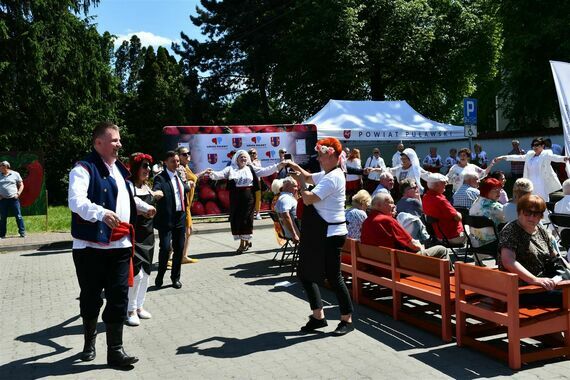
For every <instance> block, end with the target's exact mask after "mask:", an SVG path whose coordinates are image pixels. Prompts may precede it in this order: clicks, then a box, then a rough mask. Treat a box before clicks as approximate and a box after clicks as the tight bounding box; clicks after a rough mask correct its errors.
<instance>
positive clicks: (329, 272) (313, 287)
mask: <svg viewBox="0 0 570 380" xmlns="http://www.w3.org/2000/svg"><path fill="white" fill-rule="evenodd" d="M345 238H346V237H345V236H331V237H328V238H326V239H325V252H326V253H325V255H326V259H325V277H326V279H327V280H328V281H329V284H330V285H331V286H332V288H333V291H334V292H335V294H336V298H337V300H338V306H339V309H340V314H341V315H346V314H351V313H352V311H353V307H352V301H351V299H350V293H349V292H348V289H347V287H346V284H345V283H344V278H343V277H342V273H341V272H340V251H341V248H342V246H343V245H344V241H345ZM301 283H302V284H303V288H304V289H305V292H306V293H307V298H308V299H309V304H310V305H311V310H315V309H321V308H322V307H323V300H322V298H321V292H320V290H319V286H318V285H317V283H315V282H312V281H305V280H303V281H301Z"/></svg>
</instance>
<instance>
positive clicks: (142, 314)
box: [137, 307, 152, 319]
mask: <svg viewBox="0 0 570 380" xmlns="http://www.w3.org/2000/svg"><path fill="white" fill-rule="evenodd" d="M137 315H138V316H139V318H140V319H151V318H152V314H151V313H149V312H148V311H146V310H145V309H143V308H142V307H141V308H140V309H137Z"/></svg>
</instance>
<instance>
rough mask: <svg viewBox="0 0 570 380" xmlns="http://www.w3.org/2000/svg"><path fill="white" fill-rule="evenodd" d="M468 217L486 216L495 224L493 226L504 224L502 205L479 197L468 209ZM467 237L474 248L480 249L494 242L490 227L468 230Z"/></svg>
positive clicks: (493, 233)
mask: <svg viewBox="0 0 570 380" xmlns="http://www.w3.org/2000/svg"><path fill="white" fill-rule="evenodd" d="M469 215H472V216H486V217H487V218H489V219H491V220H492V221H493V223H495V226H498V225H499V224H501V223H504V222H505V214H504V213H503V205H502V204H500V203H499V202H496V201H493V200H491V199H488V198H484V197H479V198H477V200H476V201H475V202H473V205H472V206H471V208H470V209H469ZM469 237H470V239H471V243H472V244H473V246H474V247H481V246H483V245H486V244H489V243H492V242H493V241H495V240H496V238H495V231H493V228H492V227H485V228H470V229H469Z"/></svg>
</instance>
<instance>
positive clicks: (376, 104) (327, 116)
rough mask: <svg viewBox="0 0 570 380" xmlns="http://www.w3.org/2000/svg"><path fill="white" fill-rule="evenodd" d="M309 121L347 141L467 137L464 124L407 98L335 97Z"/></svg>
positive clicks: (326, 133) (321, 132)
mask: <svg viewBox="0 0 570 380" xmlns="http://www.w3.org/2000/svg"><path fill="white" fill-rule="evenodd" d="M305 124H315V125H316V126H317V135H318V137H319V138H323V137H336V138H338V139H339V140H345V141H363V140H364V141H366V140H369V141H378V140H408V141H409V140H413V141H427V140H458V139H464V138H465V137H464V132H463V130H464V128H463V127H461V126H456V125H450V124H444V123H439V122H437V121H432V120H429V119H427V118H426V117H424V116H422V115H421V114H419V113H418V112H417V111H416V110H414V109H413V108H412V107H411V106H410V105H409V104H408V103H407V102H406V101H372V100H354V101H353V100H334V99H331V100H329V102H328V103H327V104H326V105H325V106H324V107H323V108H322V109H321V110H320V111H319V112H317V113H316V114H315V115H314V116H312V117H310V118H309V119H308V120H306V121H305Z"/></svg>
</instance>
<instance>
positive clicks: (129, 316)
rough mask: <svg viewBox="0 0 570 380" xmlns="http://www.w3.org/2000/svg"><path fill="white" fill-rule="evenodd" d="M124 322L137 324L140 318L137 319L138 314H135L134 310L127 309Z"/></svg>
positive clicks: (129, 324)
mask: <svg viewBox="0 0 570 380" xmlns="http://www.w3.org/2000/svg"><path fill="white" fill-rule="evenodd" d="M131 313H132V314H131ZM126 323H127V326H138V325H140V324H141V320H140V319H139V316H138V315H137V313H136V312H134V311H129V312H128V313H127V322H126Z"/></svg>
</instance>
